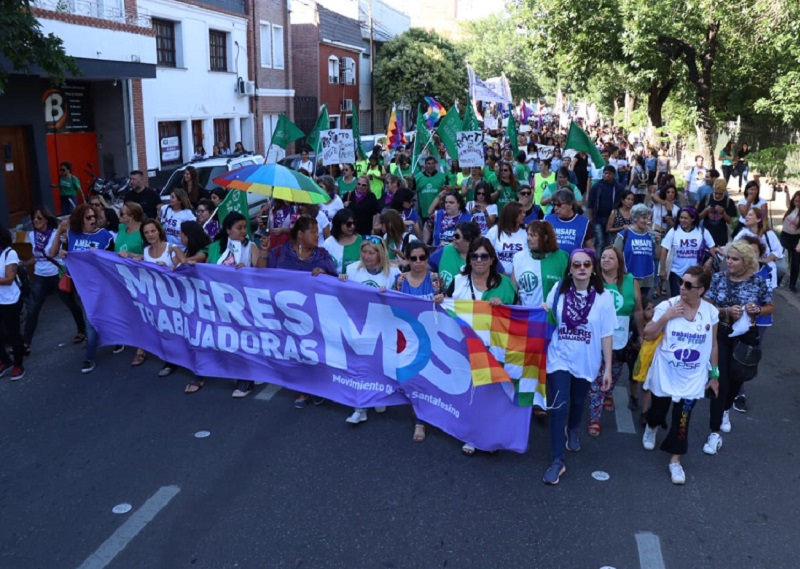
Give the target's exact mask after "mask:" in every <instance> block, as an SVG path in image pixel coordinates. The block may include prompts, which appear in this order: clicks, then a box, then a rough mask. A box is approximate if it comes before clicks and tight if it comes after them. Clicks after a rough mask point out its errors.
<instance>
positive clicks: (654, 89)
mask: <svg viewBox="0 0 800 569" xmlns="http://www.w3.org/2000/svg"><path fill="white" fill-rule="evenodd" d="M674 86H675V81H674V80H672V79H670V80H667V81H663V80H659V81H654V82H653V83H652V84H651V85H650V89H649V90H648V92H647V118H648V120H649V121H650V127H649V128H648V129H647V139H648V140H649V141H650V144H651V146H653V147H655V148H658V147H659V146H660V139H659V136H660V130H661V128H662V127H663V126H664V116H663V112H662V111H663V109H664V103H665V102H666V101H667V98H668V97H669V94H670V93H671V92H672V88H673V87H674Z"/></svg>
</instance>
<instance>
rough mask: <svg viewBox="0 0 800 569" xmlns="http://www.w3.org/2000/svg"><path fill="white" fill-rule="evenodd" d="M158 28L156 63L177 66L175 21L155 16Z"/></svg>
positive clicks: (155, 26)
mask: <svg viewBox="0 0 800 569" xmlns="http://www.w3.org/2000/svg"><path fill="white" fill-rule="evenodd" d="M153 28H155V30H156V63H157V64H158V65H161V66H162V67H175V66H176V64H177V63H176V58H175V22H170V21H168V20H159V19H157V18H153Z"/></svg>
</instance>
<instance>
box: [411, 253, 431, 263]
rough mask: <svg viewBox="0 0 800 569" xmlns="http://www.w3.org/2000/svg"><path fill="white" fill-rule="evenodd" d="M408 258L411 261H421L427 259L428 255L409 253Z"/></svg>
mask: <svg viewBox="0 0 800 569" xmlns="http://www.w3.org/2000/svg"><path fill="white" fill-rule="evenodd" d="M408 260H409V261H411V262H412V263H421V262H422V261H427V260H428V256H427V255H420V256H416V255H409V256H408Z"/></svg>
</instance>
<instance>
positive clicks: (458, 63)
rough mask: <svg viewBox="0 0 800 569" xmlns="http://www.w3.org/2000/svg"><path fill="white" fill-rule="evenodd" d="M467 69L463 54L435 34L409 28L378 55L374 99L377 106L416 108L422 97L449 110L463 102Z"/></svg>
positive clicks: (389, 42) (388, 43)
mask: <svg viewBox="0 0 800 569" xmlns="http://www.w3.org/2000/svg"><path fill="white" fill-rule="evenodd" d="M466 89H467V68H466V65H465V62H464V54H463V52H462V50H461V49H460V48H459V47H458V46H456V45H455V44H453V43H452V42H451V41H449V40H447V39H445V38H443V37H442V36H440V35H439V34H437V33H435V32H429V31H426V30H423V29H420V28H412V29H410V30H408V31H406V32H403V33H402V34H401V35H399V36H397V37H396V38H393V39H392V40H391V41H388V42H387V43H386V44H385V45H384V46H383V48H382V49H381V50H380V51H379V52H378V55H377V58H376V65H375V95H376V98H377V100H378V103H379V104H380V105H383V106H385V107H390V106H391V105H392V103H398V104H400V103H403V104H407V105H411V106H412V107H414V106H416V104H417V103H419V102H422V101H423V97H425V96H434V97H438V98H439V99H440V100H441V101H442V103H443V104H444V105H445V106H446V107H449V106H450V104H452V101H454V100H456V99H459V98H460V99H461V100H462V101H463V100H464V96H465V92H466Z"/></svg>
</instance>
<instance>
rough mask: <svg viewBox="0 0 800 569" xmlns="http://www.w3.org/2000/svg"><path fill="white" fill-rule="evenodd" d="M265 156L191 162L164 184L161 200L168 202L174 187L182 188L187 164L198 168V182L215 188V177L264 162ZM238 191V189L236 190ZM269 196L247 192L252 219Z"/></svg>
mask: <svg viewBox="0 0 800 569" xmlns="http://www.w3.org/2000/svg"><path fill="white" fill-rule="evenodd" d="M263 163H264V157H263V156H261V155H260V154H241V155H239V156H215V157H213V158H206V159H205V160H198V161H195V162H189V163H186V164H184V165H183V166H181V167H180V168H178V169H177V170H175V171H174V172H173V173H172V175H171V176H170V177H169V180H167V183H166V184H164V188H163V189H162V190H161V202H162V203H168V202H169V195H170V194H171V193H172V190H173V188H180V187H181V186H182V184H183V172H184V171H185V170H186V167H187V166H194V167H195V169H196V170H197V181H198V183H199V184H200V185H201V186H202V187H204V188H205V189H207V190H213V189H214V188H216V187H218V186H217V185H216V184H214V182H213V180H214V178H216V177H218V176H222V175H223V174H225V172H230V171H231V170H236V169H238V168H243V167H245V166H252V165H254V164H263ZM234 191H238V190H234ZM268 200H269V198H268V197H267V196H263V195H261V194H253V193H249V192H248V194H247V205H248V206H249V208H248V209H249V212H250V220H251V221H254V220H255V219H256V217H257V216H258V212H259V211H260V210H261V206H263V205H264V204H265V203H267V201H268Z"/></svg>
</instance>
